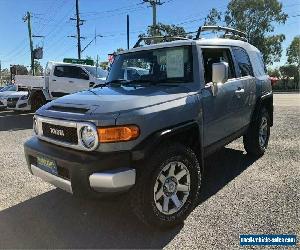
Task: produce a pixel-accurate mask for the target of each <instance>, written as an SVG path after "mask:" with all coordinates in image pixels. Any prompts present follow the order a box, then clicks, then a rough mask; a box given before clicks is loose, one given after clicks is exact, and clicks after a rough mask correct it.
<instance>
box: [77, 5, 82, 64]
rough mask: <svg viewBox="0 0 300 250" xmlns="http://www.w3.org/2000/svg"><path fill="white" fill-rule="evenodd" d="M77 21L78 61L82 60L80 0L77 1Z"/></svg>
mask: <svg viewBox="0 0 300 250" xmlns="http://www.w3.org/2000/svg"><path fill="white" fill-rule="evenodd" d="M76 19H77V20H76V28H77V50H78V59H81V43H80V17H79V0H76Z"/></svg>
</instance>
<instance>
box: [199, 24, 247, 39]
mask: <svg viewBox="0 0 300 250" xmlns="http://www.w3.org/2000/svg"><path fill="white" fill-rule="evenodd" d="M208 30H212V31H225V34H224V38H234V39H238V40H242V41H245V42H246V41H247V34H246V33H245V32H242V31H239V30H236V29H233V28H229V27H222V26H200V27H199V29H198V31H197V35H196V38H195V40H197V39H199V38H200V35H201V32H203V31H208Z"/></svg>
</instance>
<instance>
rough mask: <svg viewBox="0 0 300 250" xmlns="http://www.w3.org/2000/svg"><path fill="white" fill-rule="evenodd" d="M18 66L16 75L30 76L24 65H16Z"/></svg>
mask: <svg viewBox="0 0 300 250" xmlns="http://www.w3.org/2000/svg"><path fill="white" fill-rule="evenodd" d="M15 66H16V75H28V70H27V68H26V67H25V66H24V65H19V64H18V65H15Z"/></svg>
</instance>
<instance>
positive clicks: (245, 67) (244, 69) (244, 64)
mask: <svg viewBox="0 0 300 250" xmlns="http://www.w3.org/2000/svg"><path fill="white" fill-rule="evenodd" d="M232 51H233V55H234V58H235V60H236V62H237V64H238V71H239V75H240V76H241V77H243V76H254V74H253V69H252V65H251V62H250V58H249V56H248V54H247V52H246V51H245V50H244V49H242V48H233V50H232Z"/></svg>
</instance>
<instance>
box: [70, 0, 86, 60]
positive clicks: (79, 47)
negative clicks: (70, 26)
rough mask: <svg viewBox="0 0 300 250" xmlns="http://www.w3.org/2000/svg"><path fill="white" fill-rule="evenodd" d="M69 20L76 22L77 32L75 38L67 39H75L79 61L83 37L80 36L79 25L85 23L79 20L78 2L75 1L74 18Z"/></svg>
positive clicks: (77, 0)
mask: <svg viewBox="0 0 300 250" xmlns="http://www.w3.org/2000/svg"><path fill="white" fill-rule="evenodd" d="M70 20H73V21H76V31H77V36H69V37H76V38H77V54H78V59H81V52H82V50H81V39H82V38H84V37H81V36H80V25H82V24H83V22H85V20H82V19H80V16H79V0H76V18H70Z"/></svg>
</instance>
